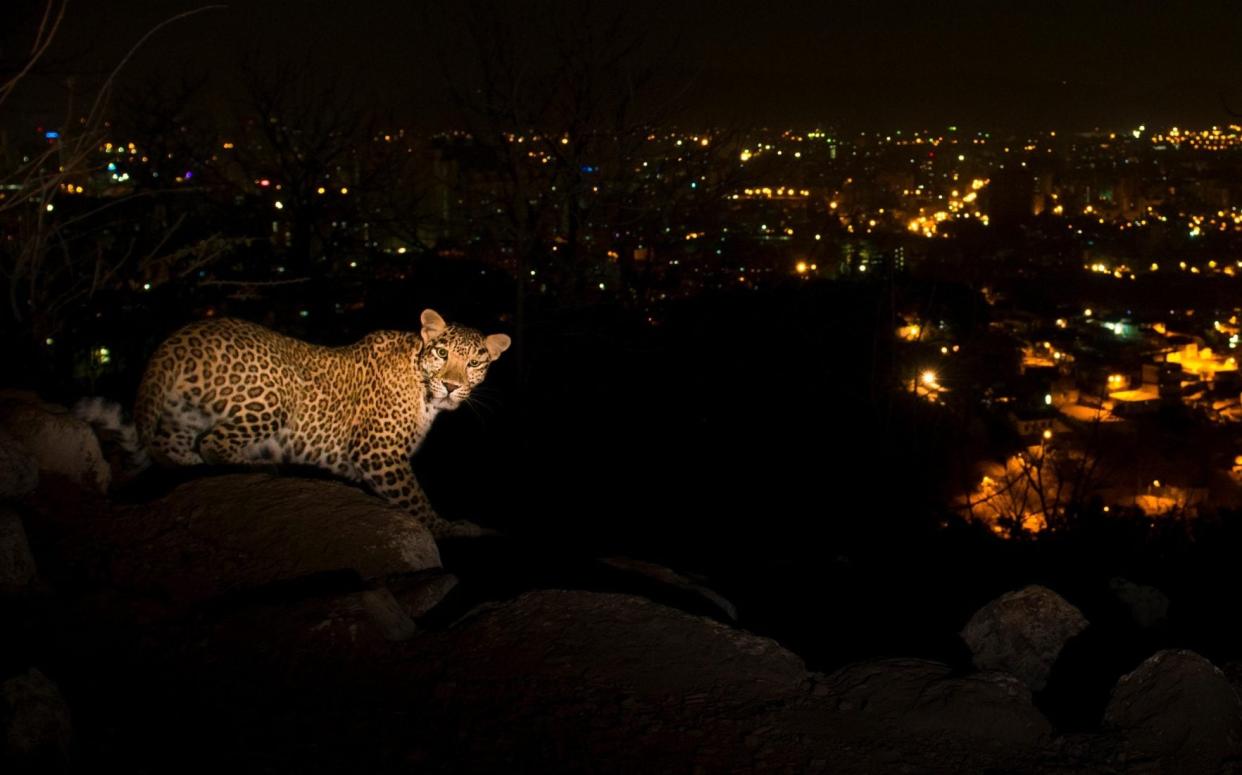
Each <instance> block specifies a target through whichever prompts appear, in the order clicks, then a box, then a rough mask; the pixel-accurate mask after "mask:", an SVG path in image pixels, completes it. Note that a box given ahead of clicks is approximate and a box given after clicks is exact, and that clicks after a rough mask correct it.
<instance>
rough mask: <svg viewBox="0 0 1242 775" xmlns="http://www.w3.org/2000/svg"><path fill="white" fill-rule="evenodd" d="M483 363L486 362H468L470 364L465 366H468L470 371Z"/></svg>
mask: <svg viewBox="0 0 1242 775" xmlns="http://www.w3.org/2000/svg"><path fill="white" fill-rule="evenodd" d="M485 363H487V361H470V363H469V364H467V365H468V366H470V368H472V369H477V368H479V367H480V366H482V365H484V364H485Z"/></svg>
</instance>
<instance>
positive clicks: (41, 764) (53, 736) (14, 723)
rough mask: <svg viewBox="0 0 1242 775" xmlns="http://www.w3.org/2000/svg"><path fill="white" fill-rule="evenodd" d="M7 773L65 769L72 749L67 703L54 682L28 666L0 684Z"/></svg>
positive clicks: (66, 769)
mask: <svg viewBox="0 0 1242 775" xmlns="http://www.w3.org/2000/svg"><path fill="white" fill-rule="evenodd" d="M0 719H2V720H3V728H4V753H5V755H4V758H3V759H2V760H0V762H2V763H4V764H7V765H8V766H7V767H5V772H8V773H21V772H30V773H35V772H39V773H45V772H46V773H51V772H67V771H68V770H69V762H70V758H71V754H72V750H73V725H72V723H71V721H70V718H69V706H68V705H66V704H65V699H64V697H62V696H61V693H60V690H59V689H58V688H57V687H56V684H54V683H52V682H51V681H50V680H48V678H47V677H46V676H45V675H43V673H41V672H39V671H38V670H36V669H34V668H31V669H30V670H27V671H26V672H25V673H22V674H21V675H18V676H15V677H13V678H10V679H9V680H7V681H5V682H4V684H3V686H0Z"/></svg>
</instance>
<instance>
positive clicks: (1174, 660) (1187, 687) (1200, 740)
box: [1104, 650, 1242, 772]
mask: <svg viewBox="0 0 1242 775" xmlns="http://www.w3.org/2000/svg"><path fill="white" fill-rule="evenodd" d="M1104 724H1105V726H1106V727H1108V728H1109V729H1111V730H1113V731H1115V732H1117V733H1119V734H1120V735H1121V736H1122V738H1123V741H1124V742H1123V750H1124V751H1125V754H1126V757H1127V758H1128V759H1141V760H1157V761H1158V762H1159V764H1160V767H1161V771H1164V772H1219V771H1221V766H1222V764H1223V763H1225V762H1230V763H1232V764H1234V765H1235V766H1236V764H1237V761H1238V757H1240V756H1242V703H1240V702H1239V700H1238V695H1237V693H1236V692H1234V689H1233V686H1232V685H1231V684H1230V683H1229V680H1228V679H1227V678H1226V677H1225V674H1224V673H1222V672H1221V671H1220V670H1219V669H1217V668H1216V666H1215V665H1213V664H1212V663H1211V662H1209V661H1207V660H1206V659H1204V658H1203V657H1201V656H1199V655H1198V654H1196V653H1194V652H1192V651H1176V650H1168V651H1161V652H1158V653H1157V654H1156V655H1155V656H1153V657H1151V658H1149V659H1148V660H1147V661H1145V662H1143V664H1141V665H1139V666H1138V668H1137V669H1136V670H1135V671H1134V672H1132V673H1130V674H1128V675H1125V676H1122V678H1121V680H1120V681H1118V682H1117V686H1116V688H1115V689H1114V690H1113V695H1112V698H1111V699H1110V700H1109V703H1108V709H1107V710H1106V711H1105V713H1104Z"/></svg>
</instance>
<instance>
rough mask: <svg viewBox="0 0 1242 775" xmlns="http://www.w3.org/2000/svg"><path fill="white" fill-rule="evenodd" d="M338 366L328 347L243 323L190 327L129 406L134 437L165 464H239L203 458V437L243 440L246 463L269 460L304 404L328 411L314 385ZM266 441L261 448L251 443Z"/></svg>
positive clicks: (151, 368) (164, 347) (171, 343)
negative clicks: (131, 406)
mask: <svg viewBox="0 0 1242 775" xmlns="http://www.w3.org/2000/svg"><path fill="white" fill-rule="evenodd" d="M339 360H340V358H339V356H338V355H336V354H335V351H333V350H331V349H329V348H324V347H317V346H315V345H311V344H307V343H305V342H301V341H299V340H297V339H293V338H290V337H287V336H283V335H281V334H278V333H276V332H275V331H271V330H269V329H267V328H264V327H262V326H259V325H256V324H254V323H249V322H246V321H243V320H235V319H230V318H224V319H214V320H205V321H200V322H197V323H192V324H190V325H188V326H186V327H184V328H182V329H180V330H178V331H177V332H175V333H174V334H173V335H172V336H170V337H169V338H168V339H167V340H165V341H164V343H163V344H161V345H160V346H159V348H157V349H156V351H155V353H154V354H153V355H152V356H151V359H150V361H149V362H148V365H147V369H146V372H145V374H144V376H143V379H142V383H141V385H140V387H139V390H138V399H137V402H136V403H135V407H134V419H135V422H136V424H137V427H138V434H139V438H140V439H141V441H142V443H143V444H144V446H146V447H147V449H148V450H149V451H151V453H152V454H153V456H154V457H156V459H157V460H160V461H161V462H164V463H166V464H176V465H192V464H195V463H202V462H242V461H239V460H222V461H216V460H209V459H207V456H205V455H204V454H203V450H202V445H203V441H204V434H208V433H211V434H213V435H212V436H211V437H210V438H208V439H207V441H208V442H210V444H211V445H214V446H215V447H221V446H224V447H228V446H231V447H234V448H236V447H238V446H239V444H240V442H241V441H243V440H247V441H249V442H250V443H249V444H247V445H246V446H247V449H246V450H245V452H246V453H247V454H246V457H247V458H254V459H265V458H267V459H274V458H275V457H276V454H275V451H276V447H277V444H276V442H277V441H278V436H279V435H280V433H281V431H282V430H287V429H288V428H290V426H291V421H296V420H297V419H298V418H300V417H303V416H305V415H306V414H307V412H306V411H305V406H306V405H307V404H308V403H309V402H313V401H316V400H318V401H319V402H320V403H321V404H324V405H330V404H329V399H330V398H331V397H330V396H323V395H321V393H322V392H323V390H322V388H321V387H320V384H321V383H330V380H324V379H323V377H324V376H325V375H327V374H328V372H332V371H334V370H335V369H334V367H335V366H336V364H337V362H338V361H339ZM341 392H345V391H344V390H342V391H341ZM266 439H270V440H271V441H272V443H271V444H269V445H267V446H266V448H261V445H258V444H257V443H256V442H259V441H263V440H266ZM251 447H253V448H251ZM234 452H238V453H239V454H240V450H237V449H235V450H234Z"/></svg>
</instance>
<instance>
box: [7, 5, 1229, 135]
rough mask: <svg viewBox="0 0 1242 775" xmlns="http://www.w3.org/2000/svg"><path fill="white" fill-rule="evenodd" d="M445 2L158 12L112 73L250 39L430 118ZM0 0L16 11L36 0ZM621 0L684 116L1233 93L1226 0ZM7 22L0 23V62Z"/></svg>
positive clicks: (865, 113) (1109, 116)
mask: <svg viewBox="0 0 1242 775" xmlns="http://www.w3.org/2000/svg"><path fill="white" fill-rule="evenodd" d="M202 5H204V3H203V2H199V1H197V0H196V1H195V2H189V1H187V0H111V1H109V2H88V1H87V0H76V1H75V2H71V3H70V6H69V17H68V21H67V23H66V26H65V28H64V30H63V34H62V35H61V38H60V40H59V44H58V46H57V48H56V50H55V52H54V55H53V56H52V57H51V58H49V63H48V69H49V70H50V71H51V72H52V74H53V75H56V74H63V73H66V72H78V73H90V72H95V73H98V72H100V71H104V70H106V69H107V66H108V65H109V64H110V63H113V62H115V61H116V60H117V59H118V57H119V56H120V54H121V53H122V52H123V51H124V50H125V49H126V48H127V47H128V46H129V45H131V44H132V42H133V41H134V40H136V39H137V38H138V37H140V36H141V34H142V33H143V32H144V31H145V30H147V29H149V28H150V27H151V26H153V25H154V24H156V23H158V22H159V21H160V20H161V19H164V18H167V17H168V16H171V15H173V14H175V13H177V12H180V11H184V10H186V9H190V8H197V7H200V6H202ZM454 5H459V4H441V3H425V2H424V3H420V2H375V1H373V2H365V1H359V2H349V3H345V2H339V0H337V1H332V0H296V1H290V0H252V1H249V2H235V3H233V4H232V5H231V6H230V7H229V8H227V9H224V10H215V11H209V12H204V13H202V14H200V15H198V16H195V17H193V18H191V19H187V20H183V21H179V22H177V23H176V24H174V25H172V26H170V27H169V28H167V29H165V30H163V31H162V32H161V33H160V34H159V35H158V36H156V38H155V39H154V40H152V41H151V42H149V43H148V44H147V45H146V46H145V47H144V49H143V50H142V51H141V52H140V54H139V55H138V56H137V57H136V58H135V60H134V62H133V63H132V66H131V67H130V68H128V69H127V72H126V75H127V78H129V79H130V80H131V81H133V80H138V79H142V78H145V77H148V76H149V75H150V74H151V73H153V72H162V73H175V72H177V71H179V70H181V69H183V68H190V69H193V70H199V71H210V72H212V73H214V74H216V75H217V76H219V78H218V79H217V82H216V83H215V85H214V88H215V89H216V90H217V93H218V94H227V93H228V91H229V88H230V86H229V84H230V83H231V81H229V77H230V76H229V75H228V74H229V73H231V72H232V71H233V69H234V66H235V64H236V62H237V61H238V59H239V58H240V57H241V56H242V55H243V54H244V53H245V52H254V51H261V52H262V55H263V56H264V57H266V58H267V59H268V60H269V61H279V60H282V59H283V60H286V61H289V62H293V63H297V64H299V65H301V64H302V63H310V66H312V67H316V68H322V71H323V72H325V73H335V74H336V75H337V76H338V77H339V78H340V79H341V80H342V81H344V82H346V83H347V84H349V86H350V87H351V88H354V89H357V90H359V93H362V94H366V95H367V98H368V99H371V100H373V101H374V102H375V103H376V104H377V105H378V106H383V107H397V108H398V109H399V111H400V112H402V113H404V114H408V115H417V116H418V119H419V120H420V121H422V122H425V123H437V122H441V123H442V122H444V121H446V120H448V111H447V110H446V109H445V107H444V103H443V94H442V90H441V88H440V86H439V78H438V74H439V73H440V72H441V68H440V65H439V61H438V58H442V57H443V56H444V54H442V53H441V52H442V50H443V49H445V48H449V49H453V48H455V46H454V45H453V43H452V41H453V35H454V33H453V31H452V30H446V29H444V28H442V21H443V18H444V15H445V13H446V12H445V11H444V8H447V7H450V6H454ZM481 5H483V6H485V5H486V4H481ZM512 5H516V4H512ZM512 5H511V7H512ZM523 5H530V6H531V7H535V6H536V5H537V6H538V7H540V8H547V7H555V4H549V3H539V4H529V3H527V4H523ZM613 5H615V4H610V3H598V4H597V6H598V7H600V8H601V9H604V10H608V9H609V8H610V7H611V6H613ZM673 5H676V8H671V9H670V8H669V7H668V6H673ZM6 6H7V7H9V8H16V9H17V11H16V13H17V14H18V15H19V16H22V17H23V21H25V22H27V23H28V22H29V21H30V17H32V16H33V9H36V8H37V7H38V4H37V3H34V2H31V1H30V0H21V2H18V3H9V4H6ZM1032 6H1034V7H1035V8H1036V9H1037V10H1031V8H1032ZM623 7H625V8H628V9H630V11H629V13H630V14H631V15H632V17H633V20H634V22H635V23H638V24H645V25H648V26H649V27H650V29H652V30H653V31H654V32H653V40H657V41H658V44H657V45H654V46H652V49H653V50H654V49H659V50H661V51H663V50H664V47H665V42H666V41H674V40H675V41H676V43H675V44H672V43H669V44H668V45H672V46H674V47H675V54H674V55H673V56H671V57H669V58H668V59H667V61H666V62H665V64H664V65H663V67H664V69H665V71H666V75H668V77H669V80H670V81H680V82H682V83H685V84H688V85H690V88H688V89H686V90H684V97H683V98H682V99H683V100H684V103H685V105H684V109H683V110H682V111H681V113H680V120H681V121H683V122H685V123H694V122H703V121H714V122H734V123H736V122H745V123H750V124H767V125H798V126H805V125H832V124H836V125H840V126H845V127H852V128H859V129H866V128H877V129H883V128H900V127H910V128H914V127H934V126H941V125H944V124H947V123H957V124H962V125H965V126H978V127H991V128H1015V129H1024V128H1030V129H1045V128H1053V129H1056V128H1061V129H1074V128H1086V127H1091V126H1096V125H1098V126H1103V127H1109V128H1113V127H1127V126H1132V125H1135V124H1137V123H1142V122H1145V123H1149V124H1153V125H1167V124H1170V123H1180V124H1185V125H1206V124H1214V123H1216V124H1224V123H1229V121H1230V116H1229V114H1228V113H1227V112H1226V110H1225V107H1224V105H1225V101H1226V100H1228V101H1229V102H1230V104H1233V105H1235V106H1236V107H1237V109H1238V110H1242V45H1240V44H1242V4H1239V3H1236V2H1226V1H1225V0H1218V1H1216V2H1197V3H1193V4H1192V3H1156V2H1133V1H1131V2H1121V1H1120V0H1093V1H1092V2H1081V1H1079V2H1070V1H1064V2H1062V1H1058V0H1053V1H1052V2H1042V3H1037V4H1018V3H1008V2H995V0H992V1H990V2H982V1H979V2H976V1H974V0H970V1H968V2H944V3H911V2H896V1H894V0H848V1H841V0H838V1H836V2H833V1H831V0H819V1H818V2H783V3H780V2H777V3H756V2H733V1H732V0H716V1H714V2H703V1H700V0H696V1H695V2H688V3H676V4H674V3H667V2H662V3H657V2H649V1H648V0H638V1H637V2H636V1H635V0H631V1H630V2H626V3H624V4H623ZM23 9H26V10H24V11H23ZM5 26H8V25H5ZM26 29H28V24H26V25H19V30H18V36H17V37H16V38H15V37H14V36H13V34H12V33H10V34H8V35H6V39H5V46H4V50H3V51H2V52H0V54H2V55H3V58H4V60H5V61H6V62H10V61H11V60H12V59H13V58H14V56H15V54H16V53H17V52H19V51H20V48H21V45H20V41H21V37H20V31H22V30H26ZM15 41H18V42H17V43H15ZM449 56H452V55H451V54H450V55H449ZM51 83H54V79H53V78H49V79H47V80H45V81H40V82H37V84H38V85H39V86H40V88H39V89H37V90H36V91H39V92H40V93H44V94H47V93H54V92H55V88H53V87H50V86H49V84H51ZM42 87H48V88H47V89H46V90H44V89H43V88H42ZM28 96H29V95H28ZM20 104H21V105H22V106H26V105H29V104H30V102H29V101H27V102H23V103H20Z"/></svg>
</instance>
